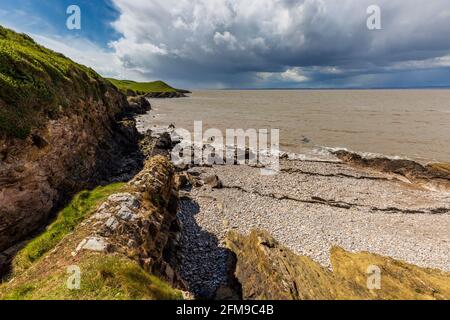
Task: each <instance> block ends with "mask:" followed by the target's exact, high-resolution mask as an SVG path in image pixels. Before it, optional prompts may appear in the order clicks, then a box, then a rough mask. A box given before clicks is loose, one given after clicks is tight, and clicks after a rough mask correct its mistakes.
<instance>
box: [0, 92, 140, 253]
mask: <svg viewBox="0 0 450 320" xmlns="http://www.w3.org/2000/svg"><path fill="white" fill-rule="evenodd" d="M78 107H79V108H85V109H87V110H89V112H88V113H86V114H85V115H82V114H78V113H77V112H76V108H75V107H74V112H73V113H70V114H67V115H66V116H64V117H61V118H59V119H57V120H50V121H48V122H47V124H46V126H45V128H42V129H35V130H34V131H33V134H32V135H31V136H30V137H28V138H27V139H25V140H21V139H16V138H11V137H1V138H0V154H2V161H1V163H0V188H1V191H0V251H1V250H4V249H5V248H7V247H9V246H11V245H13V244H14V243H16V242H17V241H19V240H20V239H22V238H23V237H25V236H27V235H28V234H29V233H30V232H32V231H33V230H36V229H37V228H39V227H41V226H42V225H43V224H45V223H46V222H47V220H48V218H49V214H50V213H51V212H52V210H53V209H55V208H57V207H58V206H59V205H60V204H62V203H63V202H64V201H66V200H67V199H68V198H69V197H70V196H72V195H73V194H74V193H75V192H77V191H80V190H82V189H86V188H89V187H91V186H93V185H96V184H99V183H105V182H107V181H111V180H127V179H129V178H130V177H132V176H133V175H134V174H135V172H136V170H139V167H140V164H139V162H140V161H142V157H141V158H140V156H139V150H138V147H137V142H138V137H139V134H138V132H137V131H136V128H135V122H134V120H131V119H127V120H124V121H120V119H119V121H117V120H118V119H116V118H115V117H116V115H118V114H119V113H121V112H123V110H125V109H126V108H127V102H126V100H125V98H124V96H122V95H121V94H119V93H118V92H117V91H115V90H114V89H112V88H110V91H108V92H107V93H106V94H105V101H104V102H102V101H100V102H98V101H97V102H95V101H92V100H89V99H88V100H87V101H83V102H80V105H79V106H78ZM111 178H112V179H111Z"/></svg>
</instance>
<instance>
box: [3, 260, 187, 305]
mask: <svg viewBox="0 0 450 320" xmlns="http://www.w3.org/2000/svg"><path fill="white" fill-rule="evenodd" d="M52 261H53V262H54V260H52ZM58 263H59V264H64V265H65V268H63V267H61V265H59V266H58V267H59V268H58V267H55V266H54V264H52V265H50V264H49V263H47V262H45V261H44V262H42V263H40V264H38V265H36V266H35V268H33V270H32V272H30V273H29V274H27V275H25V276H24V277H23V278H20V279H17V281H14V282H11V283H6V284H3V285H0V300H179V299H182V294H181V292H180V291H178V290H175V289H173V288H172V287H170V286H169V285H168V284H167V283H166V282H164V281H162V280H161V279H159V278H157V277H155V276H153V275H150V274H148V273H147V272H145V270H144V269H142V268H141V267H140V266H139V264H138V263H137V262H135V261H133V260H130V259H127V258H125V257H121V256H107V255H103V254H93V253H90V254H86V255H84V256H83V258H82V259H80V260H79V261H70V262H69V261H64V263H63V262H61V261H59V262H58ZM70 264H75V265H77V266H78V267H79V268H80V270H82V271H83V272H82V273H81V283H80V284H81V285H80V289H72V290H71V289H69V288H68V286H67V281H68V279H69V277H70V274H68V273H67V267H68V266H69V265H70Z"/></svg>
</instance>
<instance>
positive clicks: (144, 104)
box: [127, 96, 152, 114]
mask: <svg viewBox="0 0 450 320" xmlns="http://www.w3.org/2000/svg"><path fill="white" fill-rule="evenodd" d="M127 99H128V103H129V105H130V111H131V112H133V113H135V114H145V113H146V112H147V111H150V110H151V109H152V108H151V105H150V102H149V101H148V100H147V99H146V98H145V97H143V96H132V97H128V98H127Z"/></svg>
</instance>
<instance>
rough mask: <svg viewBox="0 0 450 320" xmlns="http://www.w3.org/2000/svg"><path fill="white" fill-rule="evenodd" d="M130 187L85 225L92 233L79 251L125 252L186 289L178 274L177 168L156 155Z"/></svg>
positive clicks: (149, 268) (103, 205)
mask: <svg viewBox="0 0 450 320" xmlns="http://www.w3.org/2000/svg"><path fill="white" fill-rule="evenodd" d="M129 185H130V188H129V192H125V193H120V194H114V195H112V196H110V197H109V198H108V201H106V202H105V203H103V204H102V205H101V206H100V207H99V209H98V210H97V211H96V212H95V213H94V214H93V215H92V217H91V218H89V219H88V220H87V221H86V222H85V223H84V227H82V228H85V229H87V230H89V235H88V236H87V237H85V239H84V240H83V241H82V242H80V244H79V245H78V246H77V248H76V249H75V253H77V252H79V251H80V250H91V251H104V252H109V253H113V252H115V253H120V254H123V255H125V256H127V257H128V258H131V259H135V260H137V261H138V262H139V263H140V264H141V265H142V266H143V267H144V269H145V270H147V271H148V272H150V273H151V274H156V275H158V276H161V277H163V278H164V279H165V280H167V281H168V282H169V283H171V284H173V285H177V286H178V287H180V286H181V287H182V286H183V282H182V280H181V278H180V277H179V276H178V275H177V272H176V268H177V265H178V261H177V259H178V258H177V254H176V253H177V247H178V239H179V237H180V235H179V232H180V225H179V223H178V220H177V219H176V213H177V206H178V203H177V201H178V196H177V190H176V188H175V187H176V186H175V170H174V168H173V166H172V165H171V163H170V161H169V160H168V159H167V158H165V157H163V156H156V157H153V158H151V159H150V160H148V161H147V162H146V163H145V166H144V169H143V170H142V171H141V172H140V173H139V174H138V175H137V176H136V177H135V178H134V179H133V180H131V181H130V182H129Z"/></svg>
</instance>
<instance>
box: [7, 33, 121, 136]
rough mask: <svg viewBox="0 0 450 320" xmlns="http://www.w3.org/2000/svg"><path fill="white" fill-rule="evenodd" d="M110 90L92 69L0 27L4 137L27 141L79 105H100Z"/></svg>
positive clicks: (25, 36) (27, 37) (105, 82)
mask: <svg viewBox="0 0 450 320" xmlns="http://www.w3.org/2000/svg"><path fill="white" fill-rule="evenodd" d="M108 87H111V88H112V86H111V85H110V84H109V83H108V82H107V81H105V80H104V79H103V78H102V77H101V76H99V75H98V74H97V73H96V72H95V71H93V70H92V69H90V68H87V67H85V66H82V65H79V64H77V63H75V62H73V61H72V60H70V59H68V58H66V57H65V56H63V55H62V54H59V53H56V52H54V51H52V50H49V49H47V48H44V47H42V46H40V45H38V44H36V43H35V42H34V41H33V39H31V38H30V37H29V36H27V35H25V34H18V33H16V32H14V31H12V30H9V29H6V28H3V27H1V26H0V135H1V134H2V133H3V134H6V135H7V136H13V137H18V138H25V137H27V136H28V135H29V133H30V131H31V129H32V128H33V127H39V126H40V125H42V124H43V123H44V122H45V121H46V120H47V119H56V118H58V117H59V116H60V115H62V114H64V113H66V112H67V111H68V109H71V108H73V106H74V105H76V104H77V103H78V102H79V101H80V100H87V99H93V100H94V101H98V100H100V99H102V97H103V95H104V93H105V92H106V91H107V88H108ZM70 111H73V110H70Z"/></svg>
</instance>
